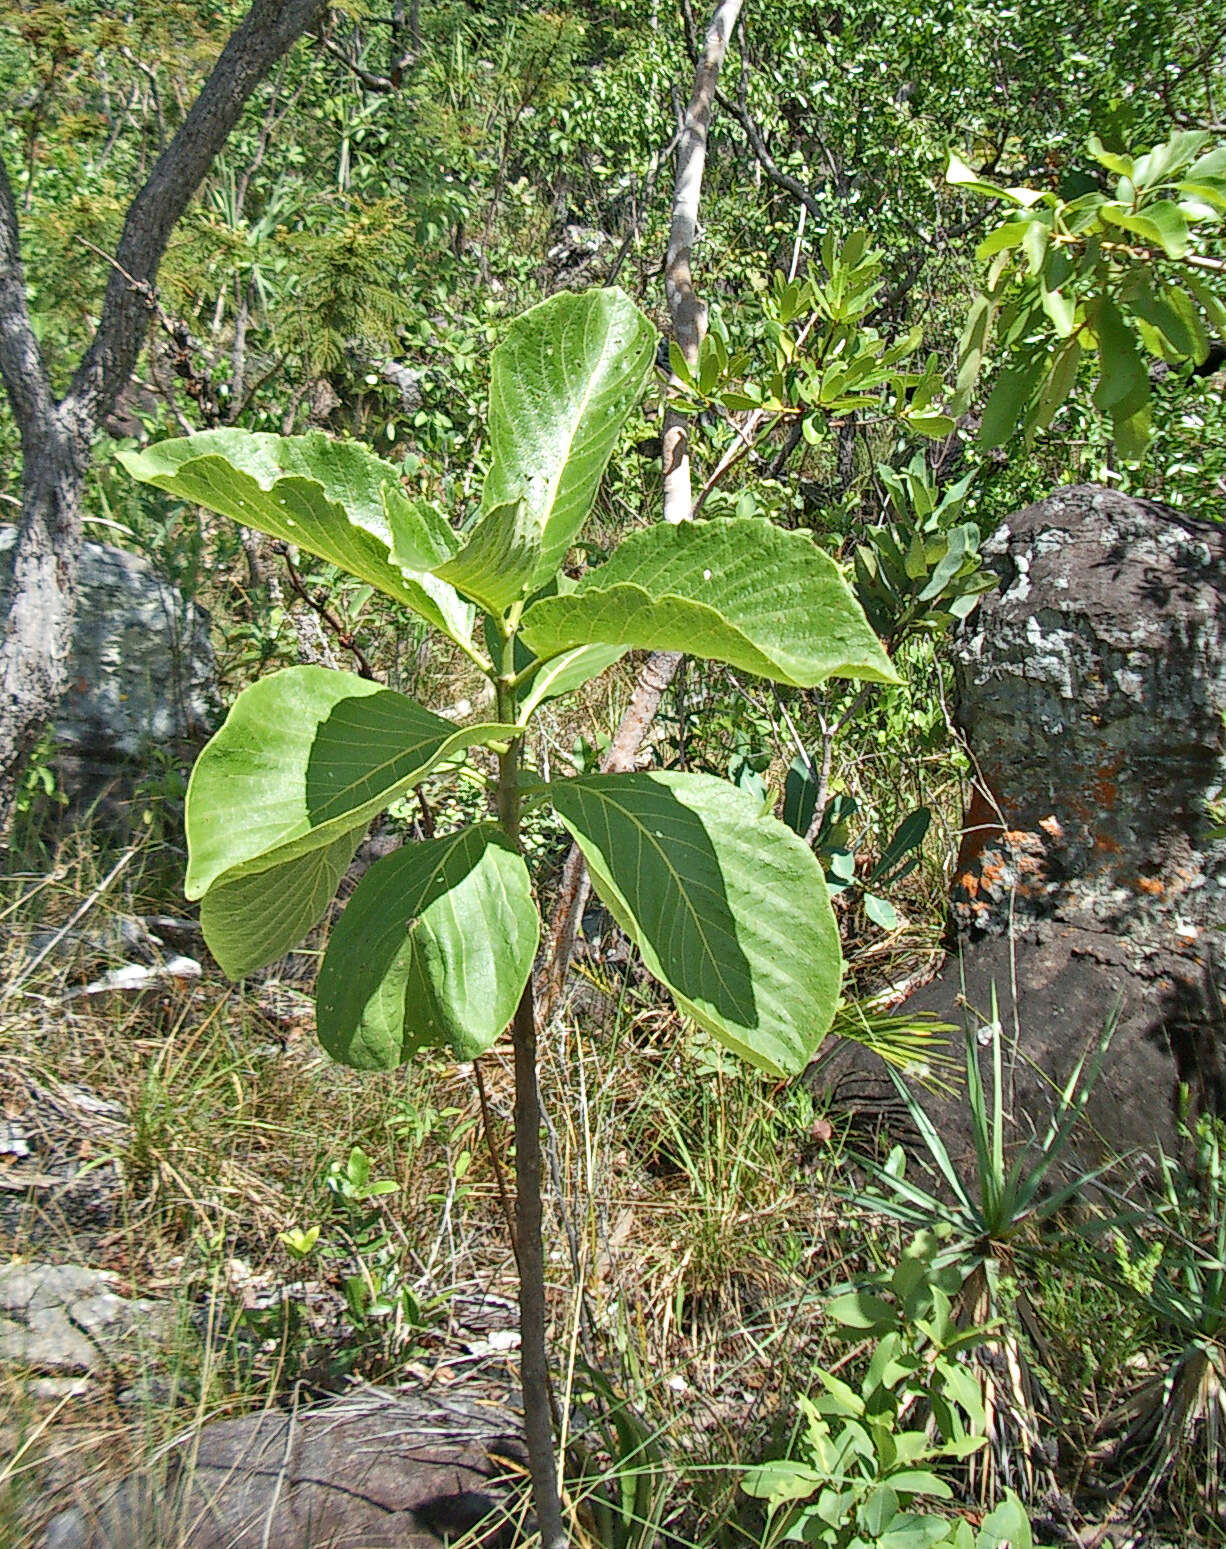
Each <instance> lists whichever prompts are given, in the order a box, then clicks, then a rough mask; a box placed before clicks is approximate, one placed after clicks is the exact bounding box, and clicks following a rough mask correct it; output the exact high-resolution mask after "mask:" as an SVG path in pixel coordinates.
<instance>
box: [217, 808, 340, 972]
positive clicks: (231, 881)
mask: <svg viewBox="0 0 1226 1549" xmlns="http://www.w3.org/2000/svg"><path fill="white" fill-rule="evenodd" d="M365 832H366V825H365V823H363V824H362V825H361V826H360V827H358V828H355V829H353V830H352V831H351V832H349V833H346V834H341V835H340V836H339V837H338V838H336V839H334V840H333V841H332V842H331V844H325V845H321V846H320V847H319V848H318V849H317V850H311V851H309V852H308V853H307V854H305V855H294V856H291V857H290V859H289V860H286V861H281V862H279V863H277V864H275V865H272V866H269V867H268V868H267V869H266V870H265V871H254V872H249V871H244V870H242V869H241V868H239V869H238V870H235V871H233V872H227V873H225V874H224V875H222V876H221V877H219V878H218V880H217V881H216V882H214V883H213V885H212V886H211V887H210V888H209V890H208V892H207V893H206V894H205V895H204V898H203V900H202V901H201V904H200V928H201V930H203V932H204V939H205V941H206V942H207V943H208V948H209V951H210V952H211V953H212V954H213V956H214V957H215V958H216V959H217V961H218V963H220V964H221V968H222V972H223V973H225V974H227V975H228V976H229V977H230V978H231V979H241V978H242V977H243V975H244V974H249V973H251V972H252V971H253V970H254V969H256V968H263V966H264V965H265V963H275V962H276V960H277V959H278V958H279V957H284V956H285V954H286V953H287V952H289V951H291V950H292V949H293V948H294V947H296V946H297V945H298V943H299V942H300V941H301V940H302V939H303V937H304V936H305V935H306V934H307V932H308V931H309V930H311V928H312V927H313V926H315V925H318V924H319V922H320V920H322V919H323V917H324V915H325V913H326V912H327V908H328V905H329V904H330V903H331V902H332V899H333V898H334V897H335V896H336V890H337V888H338V887H339V886H340V881H341V878H342V877H343V876H344V875H345V872H346V870H347V869H348V867H349V862H350V861H351V860H352V859H353V855H354V851H355V850H356V849H357V847H358V845H359V844H360V843H361V839H362V835H363V834H364V833H365Z"/></svg>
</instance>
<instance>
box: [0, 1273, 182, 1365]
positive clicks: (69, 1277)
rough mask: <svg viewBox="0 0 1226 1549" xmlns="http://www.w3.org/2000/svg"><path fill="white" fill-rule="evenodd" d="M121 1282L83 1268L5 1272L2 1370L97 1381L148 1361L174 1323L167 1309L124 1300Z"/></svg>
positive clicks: (0, 1284) (0, 1301) (0, 1280)
mask: <svg viewBox="0 0 1226 1549" xmlns="http://www.w3.org/2000/svg"><path fill="white" fill-rule="evenodd" d="M114 1279H115V1277H114V1276H113V1275H109V1274H107V1273H106V1272H105V1271H104V1270H100V1269H89V1268H87V1267H86V1266H85V1265H83V1264H36V1263H32V1264H10V1265H8V1266H7V1267H6V1268H4V1269H0V1362H3V1363H4V1364H5V1365H9V1366H18V1367H24V1368H26V1369H28V1370H31V1371H40V1372H47V1373H51V1374H56V1375H64V1374H69V1373H73V1374H88V1375H98V1374H101V1373H103V1372H106V1371H108V1370H110V1369H111V1368H112V1367H114V1366H116V1365H118V1364H128V1363H130V1362H132V1361H133V1360H139V1359H141V1358H142V1357H143V1356H146V1355H147V1354H148V1351H149V1349H150V1348H151V1345H152V1343H153V1342H155V1341H158V1340H164V1339H166V1338H167V1337H168V1335H169V1333H170V1331H171V1328H172V1326H173V1323H174V1319H173V1316H172V1314H171V1312H170V1309H169V1308H168V1307H167V1306H166V1305H165V1303H161V1304H159V1303H157V1302H152V1301H148V1300H145V1299H140V1300H136V1301H133V1300H130V1299H129V1298H127V1297H124V1296H120V1295H119V1294H118V1293H117V1292H116V1290H115V1285H114Z"/></svg>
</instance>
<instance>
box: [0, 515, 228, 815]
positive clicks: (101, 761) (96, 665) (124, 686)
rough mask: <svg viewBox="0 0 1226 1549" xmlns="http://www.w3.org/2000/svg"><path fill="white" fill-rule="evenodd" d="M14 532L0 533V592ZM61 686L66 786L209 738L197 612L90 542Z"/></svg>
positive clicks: (207, 661)
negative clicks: (206, 735) (151, 752)
mask: <svg viewBox="0 0 1226 1549" xmlns="http://www.w3.org/2000/svg"><path fill="white" fill-rule="evenodd" d="M15 541H16V528H14V527H0V595H2V594H3V592H4V590H5V589H6V588H7V586H8V584H9V581H10V579H11V576H12V567H13V560H12V554H13V545H14V543H15ZM77 585H78V595H77V622H76V629H75V632H74V634H73V642H72V654H71V658H70V664H69V679H68V688H67V691H66V692H65V695H64V698H63V700H62V701H61V704H60V710H59V714H58V715H57V717H56V723H55V735H56V739H57V741H58V743H59V744H60V747H61V750H62V755H63V765H64V769H65V775H66V779H67V782H68V784H69V785H70V787H75V786H78V785H81V786H85V787H94V786H96V785H97V784H99V783H101V782H104V781H106V780H107V779H110V778H112V777H113V776H114V775H115V774H117V773H119V772H121V771H122V770H123V769H124V768H125V767H126V766H127V765H128V763H129V762H130V761H131V760H134V759H138V758H140V757H142V756H143V755H145V754H147V753H148V751H149V750H150V748H152V747H167V746H173V745H175V744H176V743H182V742H187V741H191V740H193V739H195V738H198V737H199V736H200V735H201V734H203V733H205V732H207V731H208V730H209V729H210V727H211V725H212V724H213V721H214V720H215V718H216V711H217V706H216V664H215V661H214V658H213V649H212V646H211V644H210V641H209V619H208V614H207V613H206V612H205V611H204V609H202V608H200V607H199V606H197V605H196V604H195V603H191V602H188V601H187V600H186V599H185V598H184V597H183V596H182V594H181V593H180V592H178V591H177V590H176V589H175V588H174V587H173V586H170V585H168V584H167V582H165V581H164V580H162V579H161V577H160V576H158V574H157V572H156V571H155V570H154V568H153V566H152V565H151V564H150V563H149V562H148V561H147V560H145V559H141V558H140V557H139V556H138V555H136V554H129V553H128V552H127V551H126V550H123V549H117V548H113V547H111V546H110V545H109V544H101V543H87V544H85V545H84V548H83V550H82V555H81V567H80V572H79V575H78V583H77Z"/></svg>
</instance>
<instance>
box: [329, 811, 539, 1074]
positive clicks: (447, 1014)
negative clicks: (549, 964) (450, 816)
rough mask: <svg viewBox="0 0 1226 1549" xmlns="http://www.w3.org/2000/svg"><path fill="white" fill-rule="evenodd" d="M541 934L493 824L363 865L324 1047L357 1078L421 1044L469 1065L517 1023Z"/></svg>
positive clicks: (339, 952) (333, 984) (525, 884)
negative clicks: (517, 1011) (359, 1072)
mask: <svg viewBox="0 0 1226 1549" xmlns="http://www.w3.org/2000/svg"><path fill="white" fill-rule="evenodd" d="M539 928H540V927H539V922H538V917H537V912H536V905H535V904H534V903H533V901H532V885H531V883H530V881H529V878H528V871H527V868H526V866H525V865H524V863H523V860H522V859H521V857H520V856H519V855H517V854H516V853H515V851H514V850H513V849H512V848H511V847H510V845H509V844H508V843H507V841H506V839H505V838H504V837H503V836H502V834H501V833H500V832H499V831H498V829H496V828H494V827H493V826H492V825H490V824H481V825H479V826H476V827H471V828H466V829H462V830H461V831H460V832H459V833H457V834H451V835H449V836H448V837H447V838H445V839H433V840H430V841H428V842H426V843H424V844H410V845H405V846H404V847H403V848H402V849H400V850H397V851H396V852H395V853H394V854H392V855H389V856H387V857H386V858H385V859H384V860H381V861H378V862H377V863H376V864H375V865H374V866H372V867H371V869H370V871H368V872H367V874H366V876H365V877H363V878H362V880H361V882H360V883H359V884H358V886H357V889H356V890H355V892H354V894H353V897H352V898H351V899H350V900H349V902H348V904H347V905H346V907H345V912H344V914H342V916H341V918H340V919H339V921H338V922H337V924H336V928H335V929H334V930H333V932H332V940H331V941H330V942H329V944H328V950H327V952H326V954H325V955H324V961H323V966H322V967H321V969H320V972H319V982H318V985H317V987H316V1000H317V1007H318V1028H319V1038H320V1042H321V1043H322V1044H323V1046H324V1048H325V1049H327V1051H328V1053H329V1054H331V1055H332V1057H333V1058H334V1059H337V1060H340V1061H341V1062H342V1063H343V1064H345V1065H352V1066H354V1067H356V1068H357V1069H359V1070H391V1069H394V1068H395V1067H396V1066H397V1065H400V1064H403V1063H404V1061H405V1060H406V1059H407V1058H408V1057H409V1055H410V1054H412V1053H413V1052H414V1051H415V1050H417V1049H423V1048H445V1049H450V1050H451V1052H452V1053H453V1054H454V1055H455V1056H456V1058H457V1059H475V1058H476V1057H477V1055H479V1054H482V1053H484V1051H485V1050H486V1049H488V1048H489V1047H490V1045H491V1044H492V1043H493V1042H494V1041H495V1039H497V1038H498V1036H499V1035H500V1034H501V1033H502V1031H503V1030H504V1029H505V1027H506V1026H507V1024H508V1023H509V1022H510V1020H511V1018H512V1016H513V1015H514V1012H515V1007H516V1004H517V1003H518V1001H519V997H520V995H521V994H522V992H523V988H524V985H525V984H526V983H527V982H528V975H529V973H530V972H531V971H532V960H533V957H534V956H535V953H536V945H537V938H538V934H539Z"/></svg>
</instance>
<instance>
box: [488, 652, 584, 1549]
mask: <svg viewBox="0 0 1226 1549" xmlns="http://www.w3.org/2000/svg"><path fill="white" fill-rule="evenodd" d="M511 659H512V656H511V643H510V641H509V640H508V641H507V643H506V650H505V652H504V670H503V676H502V678H501V679H499V680H498V682H497V683H496V685H495V687H496V690H497V703H498V716H499V719H500V720H502V721H503V722H504V723H507V724H510V723H511V722H513V721H514V719H515V693H514V689H513V688H512V687H511V686H510V677H511V673H510V672H509V671H508V670H507V669H508V668H509V666H510V663H511ZM522 745H523V744H522V739H520V738H517V739H516V740H515V741H514V742H513V743H511V745H510V747H509V748H508V749H507V750H506V752H505V753H502V754H500V755H499V757H498V821H499V823H500V824H501V825H502V830H503V832H504V833H505V834H506V836H507V838H508V839H509V840H510V841H511V843H512V844H513V845H515V846H516V848H518V847H519V805H520V803H519V756H520V750H521V748H522ZM511 1033H512V1040H513V1044H514V1050H515V1236H516V1246H517V1255H516V1256H517V1259H518V1264H519V1336H520V1385H521V1387H522V1388H523V1398H524V1440H525V1441H526V1443H527V1446H528V1467H529V1471H530V1473H531V1475H532V1503H533V1506H534V1507H535V1508H536V1520H537V1526H538V1528H539V1530H540V1535H541V1544H542V1549H565V1546H566V1543H567V1534H566V1527H565V1524H564V1523H563V1520H562V1500H561V1496H560V1495H559V1493H558V1471H557V1462H556V1459H555V1457H554V1440H553V1414H552V1409H551V1402H550V1388H549V1354H548V1351H547V1349H546V1344H545V1311H546V1309H545V1245H544V1239H543V1235H542V1230H541V1222H542V1208H541V1166H542V1163H541V1123H542V1119H541V1100H540V1093H539V1090H538V1088H537V1074H536V1007H535V1004H534V1000H533V994H532V975H531V974H529V975H528V982H527V984H525V985H524V993H523V994H522V995H521V996H520V998H519V1005H518V1006H517V1007H516V1008H515V1019H514V1021H513V1022H512V1023H511Z"/></svg>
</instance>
